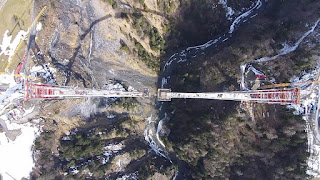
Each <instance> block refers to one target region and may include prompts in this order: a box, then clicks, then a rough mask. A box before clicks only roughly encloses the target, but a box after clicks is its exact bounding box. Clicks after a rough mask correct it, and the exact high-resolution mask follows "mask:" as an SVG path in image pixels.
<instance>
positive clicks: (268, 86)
mask: <svg viewBox="0 0 320 180" xmlns="http://www.w3.org/2000/svg"><path fill="white" fill-rule="evenodd" d="M312 83H320V81H304V82H292V83H280V84H270V85H264V86H262V89H270V88H284V87H289V86H296V85H303V84H312Z"/></svg>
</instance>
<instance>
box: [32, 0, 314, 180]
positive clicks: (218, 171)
mask: <svg viewBox="0 0 320 180" xmlns="http://www.w3.org/2000/svg"><path fill="white" fill-rule="evenodd" d="M255 2H256V1H246V0H241V1H239V0H229V1H223V0H219V1H218V0H201V1H199V0H187V1H178V0H177V1H175V0H171V1H153V0H139V1H137V0H128V1H116V0H82V1H78V0H77V1H76V0H71V1H63V0H61V1H54V0H48V1H36V3H35V5H36V7H35V8H36V9H38V10H40V9H41V8H42V7H43V6H44V5H47V6H48V10H47V11H46V13H45V15H44V16H42V17H41V19H40V22H41V23H42V25H43V29H42V31H41V33H39V34H38V38H37V41H36V47H38V48H36V52H35V54H36V53H39V54H40V56H41V57H42V61H43V62H47V63H50V66H52V67H54V68H56V69H57V71H56V74H55V80H56V82H57V84H59V85H68V86H72V85H74V86H80V87H87V88H97V89H103V88H105V89H106V88H120V89H121V88H123V89H126V90H128V89H132V87H133V88H134V89H136V90H140V91H141V90H143V88H149V90H150V94H151V95H153V94H155V93H156V89H157V83H158V82H157V81H159V80H158V75H161V71H160V69H162V65H163V62H165V61H166V60H167V59H168V57H170V56H171V55H172V54H173V53H174V52H176V51H178V50H181V49H184V48H186V47H188V46H195V45H199V44H203V43H205V42H207V41H209V40H211V39H214V38H215V37H217V36H219V35H222V34H225V33H227V32H228V31H229V27H230V25H231V24H232V22H233V20H234V19H235V18H236V17H238V16H239V15H241V14H242V13H244V12H245V11H246V10H248V9H249V8H252V7H253V6H254V3H255ZM319 7H320V5H319V3H318V2H316V1H303V2H301V1H298V0H294V1H291V0H290V1H289V0H288V1H276V0H268V1H267V2H266V3H264V5H263V7H262V9H261V10H259V11H258V13H257V15H255V14H254V15H253V16H252V18H250V19H249V20H248V21H247V22H245V23H243V24H242V25H241V27H240V28H239V29H238V30H237V32H236V33H234V34H233V35H232V37H231V38H229V39H228V40H226V42H224V43H223V44H221V45H219V46H217V47H214V48H211V49H210V50H208V51H206V52H205V53H204V54H202V55H198V56H197V57H195V58H192V59H190V60H188V62H187V63H181V64H178V65H177V66H176V67H175V69H174V70H173V72H172V74H170V83H171V85H170V86H171V88H172V90H173V91H184V92H189V91H190V92H191V91H198V92H201V91H202V92H203V91H232V90H239V79H240V78H241V72H240V68H239V67H240V64H241V63H246V62H250V61H252V60H254V59H257V58H260V57H263V56H273V55H276V54H278V53H279V52H280V51H281V49H282V48H283V47H284V45H285V44H284V43H288V44H290V45H292V44H294V43H295V42H296V41H297V40H298V39H299V38H300V37H301V35H302V34H303V33H305V32H306V31H307V30H308V29H309V28H310V24H312V23H314V22H315V21H316V20H317V18H318V17H319V13H318V11H317V10H318V9H319ZM293 9H294V10H293ZM35 12H37V11H35ZM295 14H298V15H299V16H296V15H295ZM318 44H319V39H318V38H317V37H316V36H315V35H314V34H312V35H310V36H309V38H308V40H307V41H305V43H302V44H301V45H300V47H299V48H298V49H297V50H296V51H294V52H292V53H290V54H288V55H286V56H282V57H280V58H279V59H277V60H276V61H270V62H268V63H264V64H256V65H255V66H256V67H257V68H259V69H260V70H261V71H263V72H265V73H266V75H267V76H268V77H270V78H271V79H272V78H273V79H275V80H276V81H277V82H284V81H287V80H288V79H290V78H291V77H292V76H294V75H296V76H299V75H300V72H301V71H303V70H307V71H308V70H312V69H313V68H314V67H315V64H316V61H317V59H318V58H319V57H318V53H317V52H316V50H317V48H318ZM43 62H42V63H43ZM35 63H38V62H37V61H36V60H35ZM288 64H289V65H291V67H292V68H287V67H288ZM160 81H161V80H160ZM117 83H118V84H117ZM153 106H154V97H152V98H151V99H143V100H138V101H137V100H131V99H121V100H120V99H88V100H76V101H75V100H63V101H59V102H51V103H50V104H49V105H46V106H44V108H43V111H42V114H41V115H40V116H41V117H43V118H45V119H46V124H45V126H44V133H43V134H42V135H41V136H40V137H39V138H38V139H37V140H36V144H35V150H36V152H37V153H35V157H36V159H37V169H36V170H35V171H34V173H33V175H34V177H42V178H47V179H53V178H66V179H68V178H84V177H91V178H96V179H98V178H107V177H109V178H111V179H115V178H118V177H127V178H134V177H138V178H140V179H146V178H151V179H171V178H173V177H174V174H175V172H177V168H178V167H177V166H176V165H172V164H171V163H170V162H169V161H168V160H166V159H164V158H161V157H160V156H158V155H156V154H155V153H154V152H153V151H150V147H149V146H148V144H147V143H146V142H145V140H144V137H143V135H144V129H145V127H146V118H147V117H149V115H150V114H151V111H152V108H153ZM249 109H250V110H249V111H250V112H249V111H248V112H245V111H244V110H243V109H242V108H240V105H239V103H235V102H230V101H209V100H174V101H172V102H171V104H170V106H169V107H168V108H167V114H168V115H169V116H170V121H169V122H168V123H167V124H166V127H167V128H168V129H170V130H171V133H170V134H169V136H168V137H162V140H163V141H164V142H165V144H166V147H167V149H168V151H169V152H172V153H175V154H176V155H177V157H178V158H179V159H180V160H182V161H184V162H185V163H186V166H185V167H183V168H185V169H184V171H185V172H188V173H186V174H184V176H185V178H187V179H215V178H230V179H248V178H249V179H250V178H251V179H274V178H288V179H294V178H296V179H303V178H305V177H306V174H305V171H306V164H305V161H306V158H307V156H308V154H307V153H306V134H305V132H304V121H302V120H301V118H300V117H299V116H292V113H291V112H289V111H288V110H287V109H286V108H284V107H281V106H269V105H258V104H255V105H253V106H252V107H250V108H249ZM173 112H174V113H173ZM250 113H251V114H250ZM267 114H268V115H267ZM48 162H49V163H48Z"/></svg>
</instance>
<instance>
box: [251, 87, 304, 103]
mask: <svg viewBox="0 0 320 180" xmlns="http://www.w3.org/2000/svg"><path fill="white" fill-rule="evenodd" d="M250 97H251V99H250V100H249V101H250V102H258V103H268V104H282V105H285V104H299V103H300V88H291V89H270V90H258V91H251V92H250Z"/></svg>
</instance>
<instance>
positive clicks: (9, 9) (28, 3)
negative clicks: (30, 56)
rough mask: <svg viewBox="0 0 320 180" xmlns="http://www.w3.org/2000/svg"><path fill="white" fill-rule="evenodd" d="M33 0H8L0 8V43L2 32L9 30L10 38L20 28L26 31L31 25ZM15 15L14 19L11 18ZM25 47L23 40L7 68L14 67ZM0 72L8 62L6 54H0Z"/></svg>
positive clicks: (0, 41)
mask: <svg viewBox="0 0 320 180" xmlns="http://www.w3.org/2000/svg"><path fill="white" fill-rule="evenodd" d="M32 2H33V0H8V1H7V3H6V4H5V5H4V6H3V7H2V9H1V10H0V24H1V26H0V43H2V39H3V34H4V33H5V32H6V30H9V35H12V40H13V39H14V38H15V36H16V35H17V34H18V32H19V31H20V30H24V31H27V30H28V28H29V26H30V25H31V15H32V4H33V3H32ZM14 17H16V19H17V20H16V21H15V20H13V18H14ZM25 48H26V43H25V42H23V44H22V45H21V48H20V49H19V51H18V52H17V55H16V56H15V58H14V62H13V63H12V65H11V66H10V68H9V70H13V69H15V67H16V66H17V65H18V63H19V62H20V59H21V58H22V57H23V54H24V51H25ZM2 59H3V60H4V61H3V62H2V61H0V72H3V71H4V69H5V67H6V66H7V64H8V56H0V60H2Z"/></svg>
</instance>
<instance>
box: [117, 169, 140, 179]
mask: <svg viewBox="0 0 320 180" xmlns="http://www.w3.org/2000/svg"><path fill="white" fill-rule="evenodd" d="M137 179H138V171H137V172H135V173H131V174H128V175H123V176H122V177H121V178H117V180H137Z"/></svg>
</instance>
